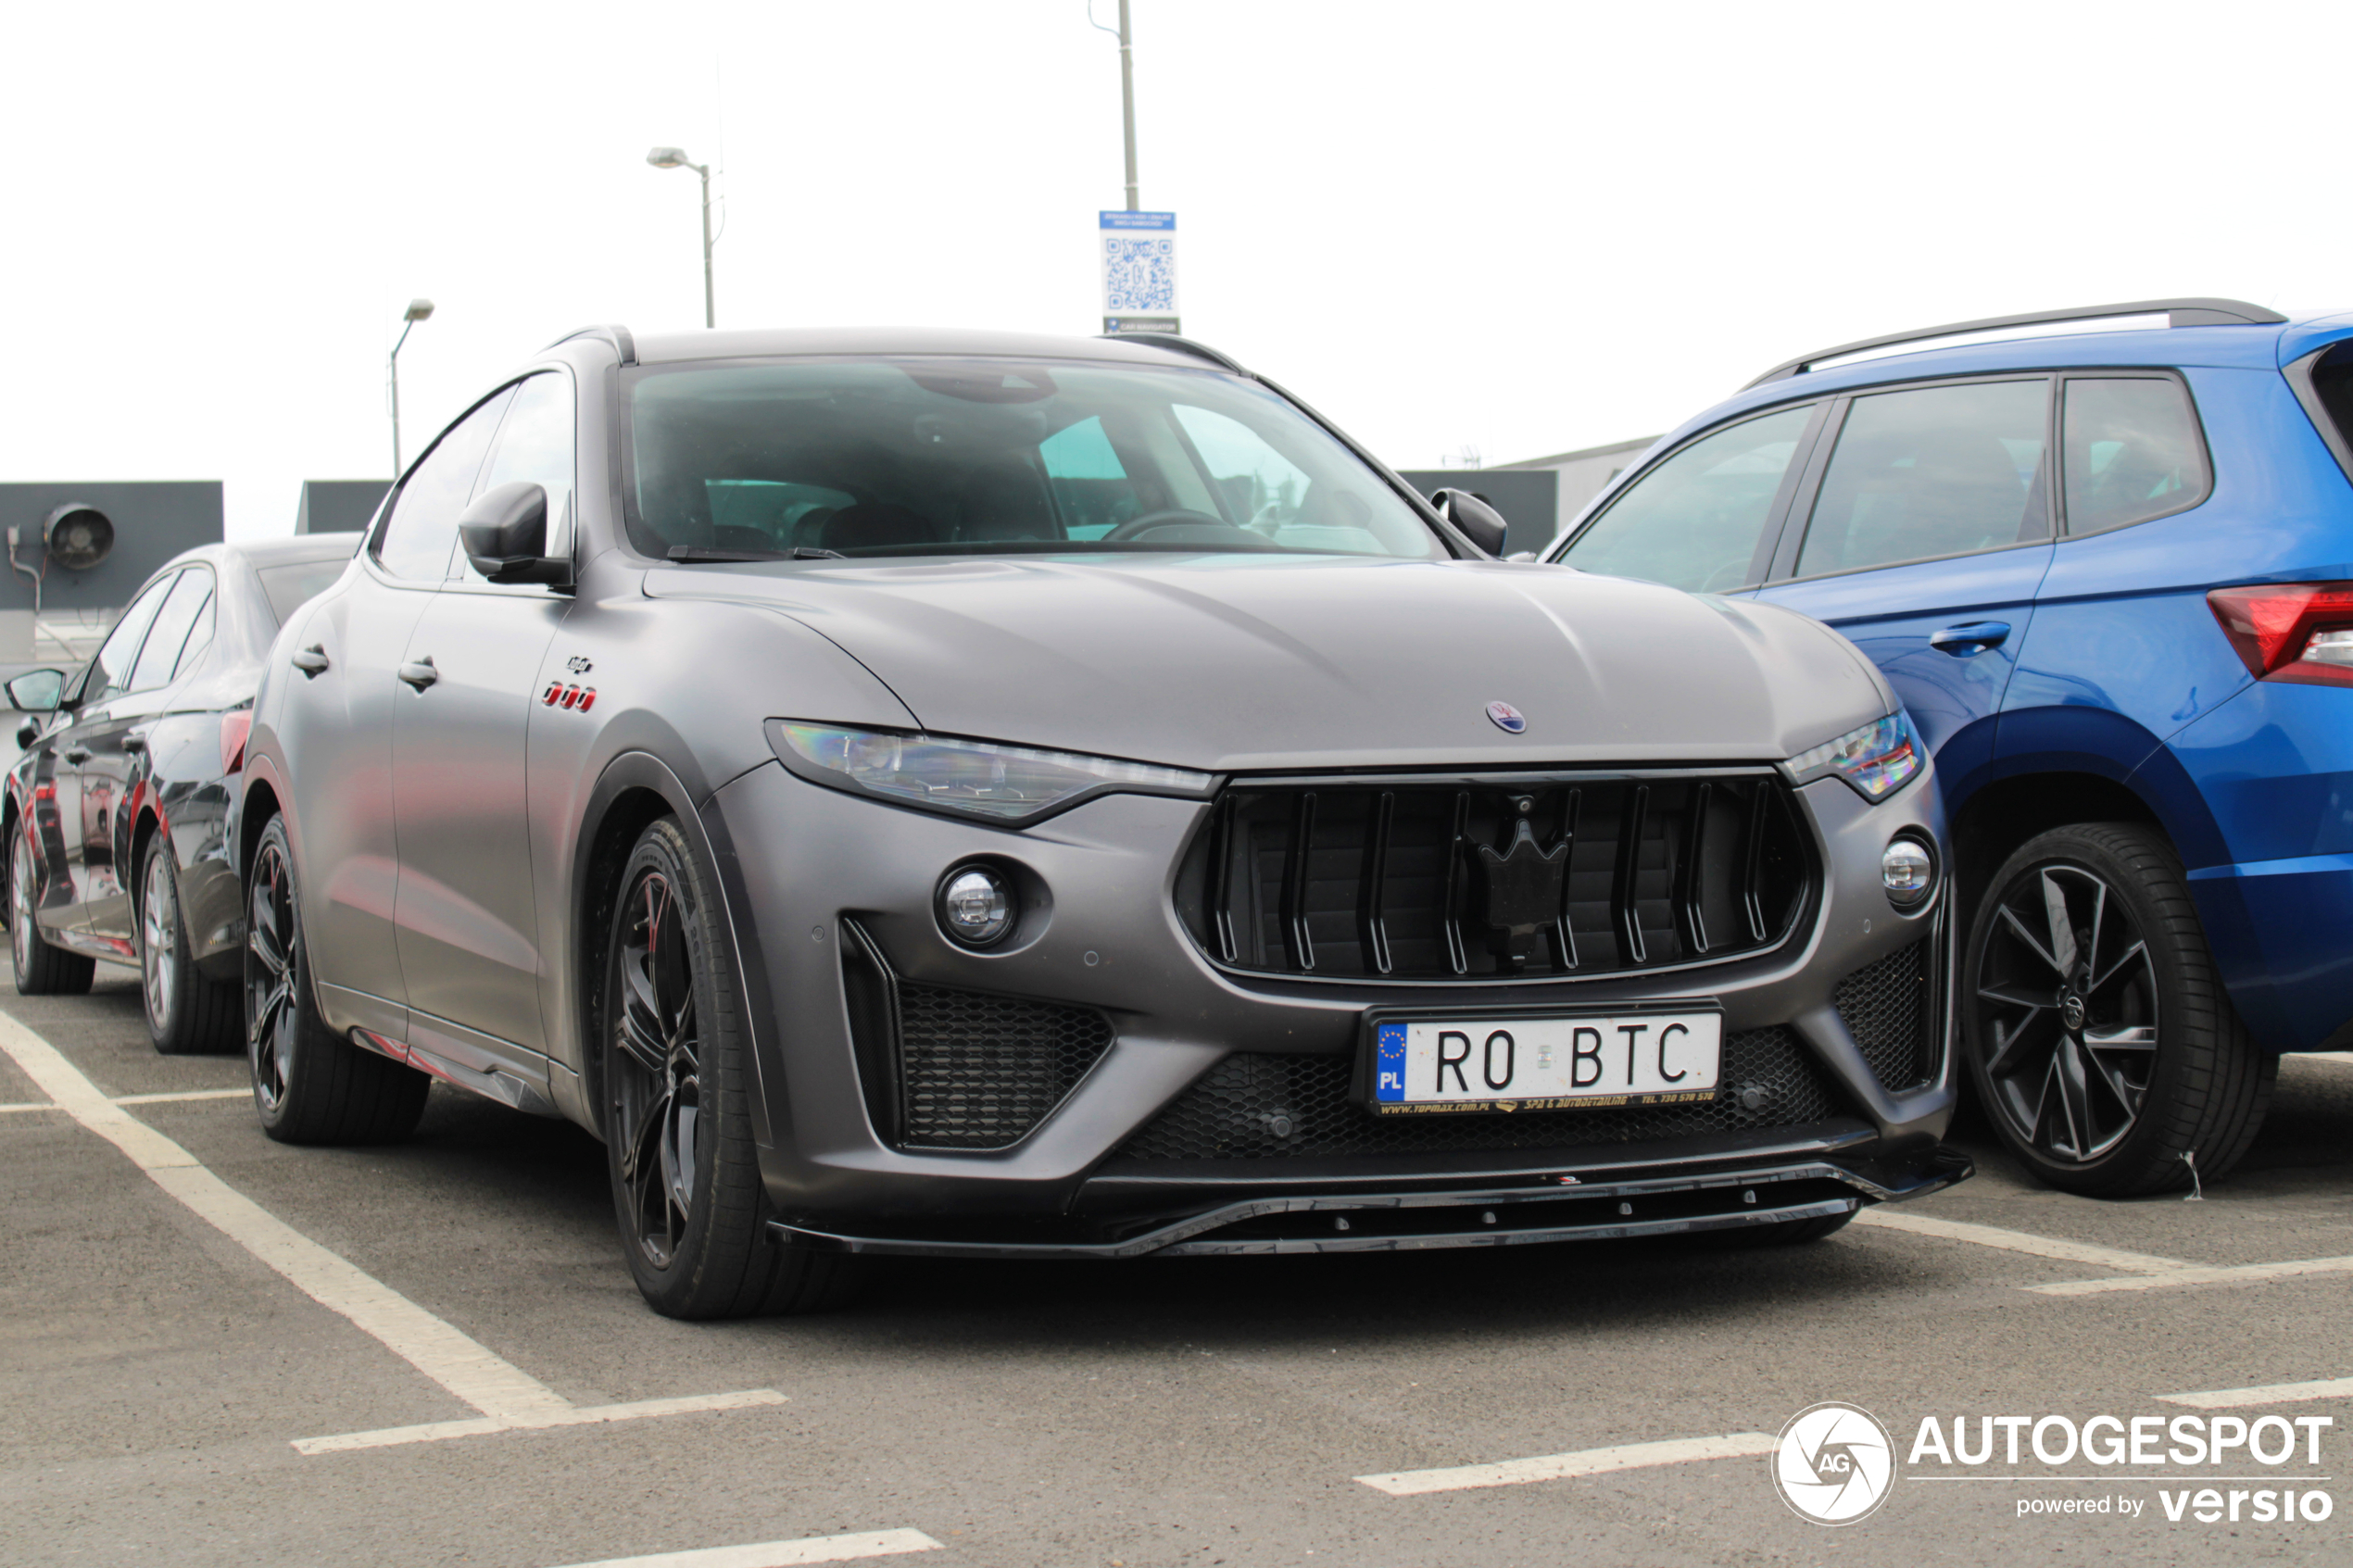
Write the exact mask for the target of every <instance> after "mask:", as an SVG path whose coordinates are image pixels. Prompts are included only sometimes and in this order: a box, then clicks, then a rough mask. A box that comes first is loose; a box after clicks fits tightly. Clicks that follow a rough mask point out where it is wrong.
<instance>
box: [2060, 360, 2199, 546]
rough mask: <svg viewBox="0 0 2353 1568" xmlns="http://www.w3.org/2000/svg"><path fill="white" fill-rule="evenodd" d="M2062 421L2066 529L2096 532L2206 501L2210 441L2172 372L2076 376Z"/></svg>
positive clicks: (2061, 437)
mask: <svg viewBox="0 0 2353 1568" xmlns="http://www.w3.org/2000/svg"><path fill="white" fill-rule="evenodd" d="M2065 410H2066V411H2065V413H2064V414H2063V415H2062V416H2061V423H2060V426H2059V433H2060V441H2061V443H2062V447H2063V450H2062V452H2061V456H2060V464H2061V467H2062V469H2063V470H2064V471H2065V473H2066V475H2067V531H2068V532H2069V533H2102V532H2104V531H2105V530H2108V529H2110V528H2122V527H2124V526H2126V525H2127V524H2130V523H2135V522H2146V521H2148V520H2149V519H2151V518H2153V517H2163V516H2165V515H2166V514H2167V513H2169V512H2178V511H2181V510H2183V509H2184V508H2189V507H2194V506H2196V505H2197V504H2198V503H2199V502H2200V501H2203V500H2204V499H2206V492H2207V488H2208V480H2207V473H2206V444H2205V443H2204V442H2202V441H2200V440H2199V439H2198V433H2197V416H2196V414H2195V413H2193V412H2191V410H2190V399H2189V394H2188V393H2186V392H2185V391H2183V388H2182V385H2181V383H2178V382H2175V381H2173V380H2171V378H2166V377H2156V376H2136V377H2133V378H2130V379H2127V378H2124V377H2121V376H2119V377H2113V378H2110V377H2102V378H2100V379H2098V380H2092V379H2089V378H2084V379H2075V380H2070V381H2069V382H2068V383H2067V394H2066V404H2065Z"/></svg>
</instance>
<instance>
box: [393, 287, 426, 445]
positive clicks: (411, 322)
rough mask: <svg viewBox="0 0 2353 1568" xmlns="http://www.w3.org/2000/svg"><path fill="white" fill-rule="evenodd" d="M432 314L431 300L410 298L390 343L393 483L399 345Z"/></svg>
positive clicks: (397, 440) (397, 431)
mask: <svg viewBox="0 0 2353 1568" xmlns="http://www.w3.org/2000/svg"><path fill="white" fill-rule="evenodd" d="M432 314H433V301H432V300H430V299H412V300H410V301H409V309H408V311H407V313H406V314H404V315H403V316H402V317H401V318H400V319H401V320H402V321H403V322H404V323H406V324H405V325H403V326H402V327H401V329H400V337H399V340H398V342H396V343H395V344H394V345H392V477H393V481H394V483H398V482H399V479H400V345H401V344H404V343H407V342H408V341H409V331H410V329H411V328H413V327H415V326H416V324H417V323H418V322H420V321H422V320H425V319H426V318H427V317H429V316H431V315H432Z"/></svg>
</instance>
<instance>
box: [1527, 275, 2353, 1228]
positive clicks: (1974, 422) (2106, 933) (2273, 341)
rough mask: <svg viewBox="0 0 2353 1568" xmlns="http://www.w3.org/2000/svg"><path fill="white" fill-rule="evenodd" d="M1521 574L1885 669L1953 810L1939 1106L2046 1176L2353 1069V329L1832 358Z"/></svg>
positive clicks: (2192, 1164)
mask: <svg viewBox="0 0 2353 1568" xmlns="http://www.w3.org/2000/svg"><path fill="white" fill-rule="evenodd" d="M2055 330H2056V332H2057V335H2053V333H2054V331H2055ZM1938 340H1942V341H1938ZM1549 558H1551V559H1554V560H1557V561H1562V562H1565V563H1567V565H1570V566H1573V567H1579V568H1582V569H1583V570H1586V571H1600V572H1610V573H1615V574H1617V575H1621V576H1629V577H1641V578H1647V579H1650V580H1652V581H1655V582H1660V583H1671V584H1673V585H1675V586H1677V587H1681V588H1688V589H1693V590H1700V591H1705V592H1708V593H1717V594H1725V595H1731V596H1742V597H1755V598H1760V599H1769V600H1773V601H1775V602H1777V603H1780V604H1785V605H1789V606H1791V607H1793V608H1797V609H1801V610H1804V611H1806V613H1808V614H1810V615H1814V616H1817V617H1818V618H1820V619H1821V620H1823V621H1828V622H1829V623H1830V624H1831V625H1833V626H1835V627H1837V628H1838V629H1839V630H1841V631H1842V632H1843V633H1846V635H1847V636H1849V637H1851V638H1852V639H1854V641H1855V642H1856V644H1857V645H1859V646H1861V647H1862V648H1863V650H1864V651H1865V652H1866V653H1868V654H1869V656H1870V657H1871V658H1872V659H1874V660H1876V661H1877V662H1878V664H1879V665H1880V667H1881V669H1882V670H1884V671H1886V673H1887V676H1888V679H1889V680H1890V681H1891V682H1893V683H1894V686H1895V689H1896V691H1897V692H1898V693H1899V694H1901V696H1903V698H1904V701H1905V704H1906V708H1907V709H1908V710H1909V712H1910V714H1911V717H1912V721H1913V723H1914V724H1915V726H1916V727H1917V728H1918V730H1919V734H1920V735H1921V737H1922V738H1923V740H1924V741H1925V742H1926V744H1927V745H1928V746H1930V747H1931V750H1932V751H1933V753H1934V755H1935V758H1936V763H1937V769H1938V772H1939V776H1940V779H1941V782H1942V785H1943V789H1944V798H1945V802H1946V805H1947V807H1948V809H1949V810H1950V812H1951V816H1952V822H1953V837H1952V846H1953V855H1954V858H1955V859H1956V861H1957V864H1956V865H1955V866H1954V867H1953V868H1952V869H1953V871H1954V872H1955V877H1954V884H1955V887H1956V890H1957V911H1956V912H1957V918H1956V920H1955V921H1954V922H1953V924H1952V929H1953V933H1954V936H1955V938H1956V940H1957V945H1958V946H1957V953H1956V955H1955V956H1956V960H1957V965H1958V968H1957V984H1956V985H1954V986H1953V988H1952V989H1953V991H1954V993H1955V995H1956V1000H1957V1006H1958V1009H1959V1015H1960V1016H1959V1022H1960V1024H1961V1035H1960V1037H1961V1039H1962V1040H1963V1042H1964V1053H1963V1054H1964V1056H1965V1058H1966V1060H1967V1062H1968V1067H1969V1075H1970V1078H1971V1080H1972V1082H1973V1084H1974V1086H1975V1089H1976V1093H1977V1096H1978V1098H1979V1100H1980V1102H1981V1103H1982V1105H1983V1106H1984V1107H1985V1109H1986V1110H1987V1111H1988V1112H1989V1114H1990V1116H1991V1119H1992V1121H1993V1122H1994V1125H1995V1127H1996V1128H1997V1129H1998V1130H1999V1132H2000V1133H2001V1135H2002V1137H2003V1139H2004V1141H2005V1142H2007V1144H2008V1145H2009V1146H2010V1147H2011V1148H2013V1149H2014V1150H2015V1151H2016V1152H2017V1153H2018V1155H2019V1156H2020V1159H2022V1160H2024V1161H2025V1162H2026V1163H2027V1164H2028V1165H2029V1166H2030V1167H2031V1168H2032V1169H2033V1170H2034V1171H2035V1172H2036V1173H2038V1174H2039V1175H2041V1176H2042V1177H2043V1178H2045V1180H2047V1181H2049V1182H2051V1183H2053V1184H2054V1185H2058V1186H2062V1187H2066V1188H2069V1189H2070V1190H2073V1191H2077V1192H2085V1193H2101V1194H2126V1193H2145V1192H2154V1191H2160V1190H2164V1189H2167V1188H2171V1187H2179V1186H2184V1185H2189V1184H2190V1183H2191V1182H2192V1181H2193V1180H2194V1179H2195V1178H2196V1176H2197V1175H2199V1174H2203V1175H2206V1176H2214V1175H2219V1174H2221V1173H2223V1172H2225V1171H2227V1170H2228V1169H2230V1167H2231V1166H2232V1165H2233V1163H2235V1162H2236V1161H2237V1160H2239V1158H2240V1157H2241V1156H2242V1155H2243V1154H2244V1153H2245V1152H2246V1148H2247V1146H2248V1144H2249V1143H2250V1142H2251V1141H2252V1139H2253V1137H2254V1135H2255V1132H2256V1129H2257V1127H2258V1126H2259V1124H2260V1123H2261V1120H2262V1116H2263V1111H2264V1108H2265V1105H2266V1103H2267V1102H2268V1100H2269V1098H2270V1096H2271V1084H2272V1081H2273V1079H2274V1077H2275V1076H2276V1074H2277V1071H2278V1065H2279V1057H2280V1054H2281V1053H2282V1052H2284V1051H2309V1050H2336V1049H2344V1048H2346V1047H2353V690H2347V689H2346V688H2348V687H2353V315H2342V316H2330V317H2322V318H2318V319H2313V320H2296V321H2291V320H2287V319H2286V318H2285V317H2283V316H2280V315H2278V314H2276V313H2274V312H2272V311H2270V310H2266V309H2264V308H2262V307H2259V306H2254V305H2247V304H2244V303H2241V302H2239V301H2235V300H2226V299H2171V300H2150V301H2142V302H2139V303H2135V304H2130V305H2114V306H2103V307H2090V308H2084V309H2077V310H2062V311H2051V312H2045V313H2038V314H2035V315H2030V316H2016V317H2002V318H1997V319H1994V320H1985V321H1967V322H1960V323H1957V324H1954V325H1950V326H1944V327H1933V328H1927V329H1923V330H1921V331H1919V332H1900V333H1895V334H1893V335H1891V336H1888V337H1883V338H1873V339H1869V340H1867V341H1865V342H1862V343H1855V344H1846V345H1842V346H1840V347H1837V348H1831V349H1825V350H1822V351H1820V352H1818V353H1816V354H1810V355H1807V356H1806V357H1805V358H1800V359H1793V360H1791V361H1790V362H1789V363H1787V364H1785V365H1780V366H1777V367H1775V368H1774V369H1773V370H1769V371H1768V372H1767V373H1766V374H1764V375H1763V376H1761V377H1759V378H1757V380H1756V381H1755V382H1753V383H1750V384H1749V385H1748V386H1747V387H1746V388H1744V389H1743V391H1742V392H1741V393H1740V394H1739V395H1736V396H1734V397H1732V398H1730V400H1728V401H1726V402H1724V403H1721V404H1718V406H1717V407H1716V408H1711V409H1709V410H1708V411H1707V412H1706V413H1705V414H1703V415H1702V416H1700V417H1699V418H1698V419H1696V420H1692V421H1691V422H1690V423H1689V424H1686V425H1685V426H1683V427H1682V428H1681V429H1680V430H1678V431H1676V432H1675V433H1672V434H1671V435H1668V436H1667V437H1666V438H1664V439H1663V440H1661V441H1660V442H1659V443H1658V444H1657V445H1656V446H1655V447H1653V448H1652V449H1651V451H1650V452H1649V453H1647V454H1645V456H1644V457H1643V458H1642V461H1641V462H1640V463H1638V464H1637V465H1636V466H1634V467H1633V468H1631V469H1629V470H1628V471H1627V472H1626V473H1625V474H1624V475H1623V476H1622V477H1621V478H1620V479H1619V481H1618V482H1617V483H1615V484H1613V485H1612V486H1611V487H1610V488H1609V489H1608V490H1607V491H1605V492H1604V494H1603V495H1601V496H1600V497H1598V498H1597V499H1596V500H1595V501H1594V502H1593V504H1592V506H1591V507H1589V508H1587V509H1586V511H1585V512H1584V514H1583V515H1582V516H1581V517H1580V518H1579V520H1578V521H1577V522H1576V523H1575V524H1574V525H1572V526H1571V528H1570V529H1569V530H1568V531H1567V533H1566V534H1565V536H1564V537H1563V538H1562V540H1561V541H1560V542H1559V543H1558V544H1557V545H1556V546H1554V549H1553V550H1552V551H1551V552H1550V553H1549Z"/></svg>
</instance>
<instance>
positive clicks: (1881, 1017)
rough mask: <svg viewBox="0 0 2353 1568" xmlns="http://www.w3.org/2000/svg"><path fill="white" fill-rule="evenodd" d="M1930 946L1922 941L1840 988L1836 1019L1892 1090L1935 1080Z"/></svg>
mask: <svg viewBox="0 0 2353 1568" xmlns="http://www.w3.org/2000/svg"><path fill="white" fill-rule="evenodd" d="M1929 949H1930V943H1929V942H1928V941H1927V940H1926V939H1923V940H1921V941H1918V942H1915V943H1913V944H1912V945H1911V946H1910V947H1902V948H1898V949H1897V950H1896V951H1894V952H1893V953H1890V954H1888V955H1887V957H1885V958H1883V959H1881V960H1878V961H1877V962H1876V963H1870V964H1866V965H1865V966H1863V967H1862V968H1861V969H1858V970H1856V972H1854V973H1852V974H1850V975H1848V976H1847V977H1846V978H1845V979H1843V980H1842V981H1840V982H1839V983H1838V1015H1839V1017H1841V1018H1843V1019H1844V1020H1845V1021H1846V1030H1847V1033H1848V1034H1850V1035H1854V1036H1855V1043H1856V1045H1857V1046H1860V1047H1862V1048H1863V1060H1866V1061H1868V1062H1869V1063H1870V1064H1871V1071H1872V1072H1873V1073H1877V1074H1878V1075H1879V1081H1880V1082H1881V1084H1883V1085H1886V1086H1887V1087H1888V1088H1889V1089H1891V1090H1896V1089H1911V1088H1917V1087H1919V1085H1922V1084H1925V1083H1927V1082H1929V1081H1930V1080H1931V1079H1932V1078H1934V1077H1935V1076H1936V1068H1937V1062H1936V1035H1935V1029H1934V1027H1933V1025H1934V1023H1935V1022H1936V1010H1935V1009H1934V1008H1932V1007H1931V1006H1930V1005H1929V1003H1930V997H1929V967H1928V956H1929Z"/></svg>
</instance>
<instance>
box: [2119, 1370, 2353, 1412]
mask: <svg viewBox="0 0 2353 1568" xmlns="http://www.w3.org/2000/svg"><path fill="white" fill-rule="evenodd" d="M2158 1399H2162V1400H2164V1401H2165V1402H2166V1403H2167V1404H2169V1405H2192V1406H2195V1407H2196V1408H2197V1409H2199V1410H2204V1411H2226V1410H2234V1409H2236V1408H2237V1407H2239V1406H2241V1405H2292V1404H2295V1403H2296V1401H2298V1400H2299V1399H2353V1377H2323V1378H2321V1379H2319V1380H2317V1381H2315V1382H2311V1383H2263V1384H2258V1385H2257V1386H2254V1387H2252V1388H2211V1389H2208V1390H2207V1391H2206V1392H2205V1393H2202V1394H2159V1395H2158Z"/></svg>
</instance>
